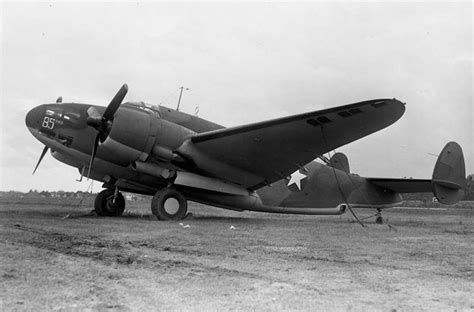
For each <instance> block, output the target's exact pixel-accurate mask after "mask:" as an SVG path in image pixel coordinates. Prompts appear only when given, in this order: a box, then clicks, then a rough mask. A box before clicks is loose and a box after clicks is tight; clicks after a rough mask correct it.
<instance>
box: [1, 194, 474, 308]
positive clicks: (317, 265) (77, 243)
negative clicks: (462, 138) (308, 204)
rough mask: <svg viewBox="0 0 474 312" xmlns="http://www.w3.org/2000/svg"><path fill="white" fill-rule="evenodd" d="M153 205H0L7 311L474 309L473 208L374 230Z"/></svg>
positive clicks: (400, 214)
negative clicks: (173, 213) (180, 211)
mask: <svg viewBox="0 0 474 312" xmlns="http://www.w3.org/2000/svg"><path fill="white" fill-rule="evenodd" d="M148 205H149V203H148V202H132V203H131V206H132V207H131V208H129V209H127V210H126V212H125V216H124V217H121V218H101V217H96V216H86V214H87V213H88V212H89V211H90V210H91V208H90V206H87V205H86V206H84V204H82V205H79V206H78V205H77V204H76V205H75V206H74V205H69V204H68V205H64V203H61V202H56V203H49V204H45V203H43V204H38V203H35V204H31V203H30V204H28V203H21V202H20V203H13V202H3V203H0V249H1V253H0V310H2V311H10V310H33V311H44V310H85V309H91V310H108V309H110V310H118V311H129V310H150V308H153V309H154V310H163V311H168V310H205V311H208V310H214V311H216V310H219V311H221V310H264V311H265V310H312V311H315V310H350V311H368V310H369V311H370V310H377V311H395V310H396V311H412V310H416V311H420V310H426V311H433V310H442V311H454V310H458V311H461V310H472V309H474V297H473V293H474V274H473V254H474V227H473V225H474V224H473V223H474V221H473V211H474V210H473V208H472V206H470V205H465V206H464V208H450V209H447V210H444V209H441V210H440V209H418V210H415V209H392V210H387V211H385V212H384V217H385V219H386V221H388V223H389V224H390V226H388V225H377V224H374V223H373V220H371V221H370V222H368V223H367V227H365V228H362V227H361V226H360V225H358V224H356V223H353V222H352V216H351V215H350V214H345V215H343V216H342V217H339V216H332V217H330V216H325V217H318V216H292V215H272V214H261V213H251V212H245V213H238V212H232V211H226V210H221V209H215V208H211V207H207V206H202V205H198V204H193V203H190V208H189V211H190V212H192V213H193V216H192V217H189V218H188V219H186V220H183V221H180V222H158V221H155V220H154V217H152V216H151V214H150V212H149V208H148ZM358 212H359V215H360V216H367V215H369V214H370V213H371V212H370V211H368V210H366V211H364V210H358ZM180 223H182V225H181V224H180ZM188 225H189V226H188ZM231 227H232V228H231Z"/></svg>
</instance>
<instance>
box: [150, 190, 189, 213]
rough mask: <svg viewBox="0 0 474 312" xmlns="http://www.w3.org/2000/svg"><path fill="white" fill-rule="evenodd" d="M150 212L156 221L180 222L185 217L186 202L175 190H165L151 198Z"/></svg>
mask: <svg viewBox="0 0 474 312" xmlns="http://www.w3.org/2000/svg"><path fill="white" fill-rule="evenodd" d="M151 211H152V213H153V214H154V215H155V216H156V217H157V218H158V220H180V219H183V218H184V217H185V216H186V212H187V211H188V202H187V200H186V198H185V197H184V196H183V194H181V193H180V192H179V191H177V190H176V189H174V188H165V189H162V190H160V191H158V192H156V194H155V196H153V199H152V200H151Z"/></svg>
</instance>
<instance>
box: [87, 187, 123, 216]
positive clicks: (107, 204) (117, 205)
mask: <svg viewBox="0 0 474 312" xmlns="http://www.w3.org/2000/svg"><path fill="white" fill-rule="evenodd" d="M94 208H95V212H96V213H97V214H98V215H99V216H109V217H118V216H121V215H122V213H123V211H124V210H125V199H124V198H123V195H122V193H121V192H119V190H118V188H115V189H105V190H103V191H102V192H100V193H99V194H97V197H96V198H95V202H94Z"/></svg>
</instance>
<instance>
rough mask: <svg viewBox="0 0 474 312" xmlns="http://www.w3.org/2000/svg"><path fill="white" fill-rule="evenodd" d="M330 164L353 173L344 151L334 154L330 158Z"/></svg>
mask: <svg viewBox="0 0 474 312" xmlns="http://www.w3.org/2000/svg"><path fill="white" fill-rule="evenodd" d="M329 166H331V167H333V168H334V169H338V170H341V171H344V172H346V173H351V169H350V168H349V160H348V159H347V156H346V155H344V154H343V153H336V154H334V156H332V157H331V159H329Z"/></svg>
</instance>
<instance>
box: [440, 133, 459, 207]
mask: <svg viewBox="0 0 474 312" xmlns="http://www.w3.org/2000/svg"><path fill="white" fill-rule="evenodd" d="M465 187H466V168H465V164H464V155H463V151H462V148H461V146H460V145H459V144H458V143H456V142H449V143H448V144H446V145H445V147H444V148H443V150H442V151H441V154H440V155H439V156H438V160H437V161H436V165H435V168H434V171H433V179H432V188H433V194H434V195H435V196H436V198H437V199H438V200H439V202H441V203H443V204H447V205H452V204H455V203H457V202H458V201H460V200H461V199H462V198H463V196H464V189H465Z"/></svg>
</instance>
